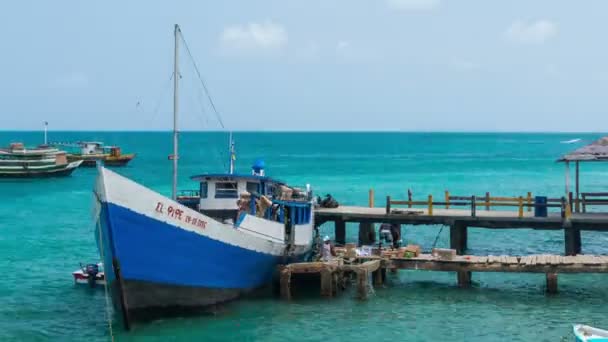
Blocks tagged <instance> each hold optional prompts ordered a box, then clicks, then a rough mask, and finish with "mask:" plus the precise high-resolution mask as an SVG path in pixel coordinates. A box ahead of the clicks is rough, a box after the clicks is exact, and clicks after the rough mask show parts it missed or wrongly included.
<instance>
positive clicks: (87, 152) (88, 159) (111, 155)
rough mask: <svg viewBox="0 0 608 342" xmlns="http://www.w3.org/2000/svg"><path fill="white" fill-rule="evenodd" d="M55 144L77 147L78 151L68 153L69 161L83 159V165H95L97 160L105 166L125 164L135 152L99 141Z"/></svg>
mask: <svg viewBox="0 0 608 342" xmlns="http://www.w3.org/2000/svg"><path fill="white" fill-rule="evenodd" d="M54 145H55V146H66V147H72V148H77V149H78V152H75V153H68V154H67V158H68V161H78V160H82V166H87V167H95V165H97V162H101V163H103V165H104V166H125V165H127V164H128V163H129V162H130V161H131V160H132V159H133V158H135V154H134V153H126V154H123V153H122V151H121V149H120V147H118V146H105V145H104V144H103V143H102V142H98V141H79V142H76V143H55V144H54Z"/></svg>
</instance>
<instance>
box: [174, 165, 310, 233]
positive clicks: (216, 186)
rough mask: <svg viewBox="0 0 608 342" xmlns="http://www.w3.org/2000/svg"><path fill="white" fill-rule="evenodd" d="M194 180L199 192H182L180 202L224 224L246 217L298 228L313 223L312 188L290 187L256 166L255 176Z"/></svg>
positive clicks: (242, 175)
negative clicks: (248, 215) (245, 214)
mask: <svg viewBox="0 0 608 342" xmlns="http://www.w3.org/2000/svg"><path fill="white" fill-rule="evenodd" d="M191 179H192V180H194V181H197V182H198V183H199V189H198V190H193V191H185V192H182V193H181V194H180V196H178V201H179V202H180V203H182V204H184V205H187V206H189V207H190V208H192V209H195V210H198V211H200V212H201V213H203V214H205V215H207V216H210V217H213V218H215V219H217V220H219V221H222V222H225V221H229V220H231V221H232V222H237V221H238V220H240V218H241V214H242V213H247V214H250V215H255V216H257V217H260V218H264V219H267V220H272V221H276V222H281V223H286V222H290V223H292V224H295V225H301V224H307V223H310V221H311V219H312V218H311V217H310V216H311V214H310V212H311V211H310V206H311V199H312V192H311V190H310V187H309V186H308V185H307V186H306V189H305V190H304V189H299V188H295V187H290V186H288V185H287V184H286V183H285V182H282V181H280V180H277V179H274V178H271V177H267V176H265V175H264V170H263V169H262V168H259V167H256V166H254V167H253V170H252V173H251V174H236V173H232V174H231V173H227V174H202V175H197V176H193V177H191ZM237 223H238V222H237Z"/></svg>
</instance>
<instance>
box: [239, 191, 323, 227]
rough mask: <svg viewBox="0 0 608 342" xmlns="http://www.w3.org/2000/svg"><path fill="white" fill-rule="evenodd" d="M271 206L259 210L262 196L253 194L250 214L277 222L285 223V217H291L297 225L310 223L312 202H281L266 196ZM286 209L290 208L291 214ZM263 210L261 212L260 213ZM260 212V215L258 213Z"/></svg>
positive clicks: (293, 200)
mask: <svg viewBox="0 0 608 342" xmlns="http://www.w3.org/2000/svg"><path fill="white" fill-rule="evenodd" d="M264 197H265V198H266V199H267V200H268V201H269V202H270V205H268V206H267V207H265V208H263V207H260V208H258V202H261V201H262V200H261V198H262V196H261V195H260V194H258V193H251V199H250V202H249V214H251V215H258V214H259V215H258V216H261V217H264V218H266V219H268V220H275V221H278V222H285V218H286V217H285V215H286V214H288V215H289V216H290V219H291V222H294V223H295V224H306V223H309V222H310V219H311V212H310V206H311V203H310V201H302V200H295V199H292V200H281V199H272V198H268V197H266V196H264ZM286 208H289V212H288V213H286ZM260 210H261V211H260ZM258 211H260V213H258Z"/></svg>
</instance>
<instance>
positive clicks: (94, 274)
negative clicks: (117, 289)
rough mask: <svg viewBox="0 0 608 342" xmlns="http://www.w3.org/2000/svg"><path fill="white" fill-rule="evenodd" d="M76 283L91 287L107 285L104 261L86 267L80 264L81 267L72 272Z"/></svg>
mask: <svg viewBox="0 0 608 342" xmlns="http://www.w3.org/2000/svg"><path fill="white" fill-rule="evenodd" d="M72 276H73V277H74V284H80V285H86V284H88V285H89V286H91V287H95V286H97V285H105V284H106V277H105V274H104V272H103V263H101V262H100V263H98V264H88V265H85V266H84V267H83V266H82V265H80V269H79V270H76V271H74V272H72Z"/></svg>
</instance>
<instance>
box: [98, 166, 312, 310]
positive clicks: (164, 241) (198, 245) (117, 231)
mask: <svg viewBox="0 0 608 342" xmlns="http://www.w3.org/2000/svg"><path fill="white" fill-rule="evenodd" d="M100 169H101V170H103V171H102V172H104V173H106V174H107V175H112V176H111V177H109V178H108V177H106V178H103V181H102V182H105V183H108V182H113V180H112V178H115V177H120V176H117V175H115V174H110V173H109V171H108V170H105V169H103V168H100ZM121 182H122V183H121ZM121 182H119V183H118V184H116V185H112V186H110V185H108V184H104V185H101V186H102V187H104V189H105V194H104V193H103V191H99V190H97V193H98V200H99V201H98V203H99V208H98V210H99V213H98V215H97V217H98V221H97V230H96V237H97V240H98V247H99V248H100V251H101V256H102V259H103V261H104V265H112V266H113V267H109V268H107V269H106V270H105V271H106V278H107V280H108V283H109V284H110V286H111V287H112V289H113V291H112V292H113V296H112V298H113V301H114V305H115V307H116V308H118V309H119V310H120V311H121V312H122V313H123V317H127V320H128V321H131V320H139V319H140V317H141V314H142V313H146V312H148V313H150V312H154V313H155V314H154V316H155V317H162V316H169V315H172V314H173V313H175V312H191V311H198V310H201V309H204V308H205V307H209V306H214V305H216V304H220V303H223V302H226V301H230V300H233V299H235V298H237V297H238V296H239V295H241V294H243V293H245V292H249V291H251V290H254V289H256V288H259V287H262V286H264V285H266V284H268V283H270V282H271V281H272V277H273V274H274V271H275V268H276V265H277V264H280V263H283V262H288V261H300V260H303V259H304V258H305V257H306V256H307V255H308V253H309V252H310V245H306V246H300V247H298V248H296V249H295V251H294V254H293V255H292V256H291V257H290V258H289V260H287V259H286V258H284V256H283V251H284V245H283V244H279V243H275V242H271V241H263V240H261V239H259V238H254V237H252V236H250V235H246V234H245V233H243V232H241V231H239V230H238V229H236V228H235V227H234V226H232V225H225V224H222V223H219V222H217V221H214V220H213V219H211V218H208V217H207V216H205V215H203V214H201V213H198V212H196V211H193V210H191V209H189V208H187V207H185V206H182V205H180V204H178V203H176V202H172V201H171V200H169V199H167V198H165V197H162V196H161V195H158V194H156V193H153V192H152V191H151V190H149V189H145V188H143V187H141V186H139V185H137V187H132V188H131V189H130V187H131V185H133V184H135V183H133V182H131V181H128V180H126V181H125V179H122V180H121ZM98 183H99V181H98ZM99 187H100V185H99V184H98V188H99ZM113 189H116V191H117V192H121V193H114V190H113ZM123 194H125V195H123ZM126 194H131V195H130V196H129V197H126ZM112 197H116V198H117V199H118V200H113V199H112ZM159 200H160V201H159ZM163 201H164V202H163ZM125 202H129V203H130V204H132V205H129V203H125ZM143 202H146V203H143ZM158 203H163V206H162V208H161V206H159V204H158ZM169 205H170V206H171V208H172V209H171V212H174V213H175V212H176V211H175V210H178V209H179V210H181V211H182V213H181V216H182V220H178V219H176V218H175V217H172V218H169V219H168V218H167V212H168V211H169ZM145 206H148V207H149V208H152V210H148V211H146V210H145V209H142V208H145ZM185 217H189V219H188V220H186V221H188V222H190V224H187V223H186V224H185V223H184V222H186V221H184V220H185ZM193 219H195V220H196V223H195V224H194V225H193V224H192V220H193Z"/></svg>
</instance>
